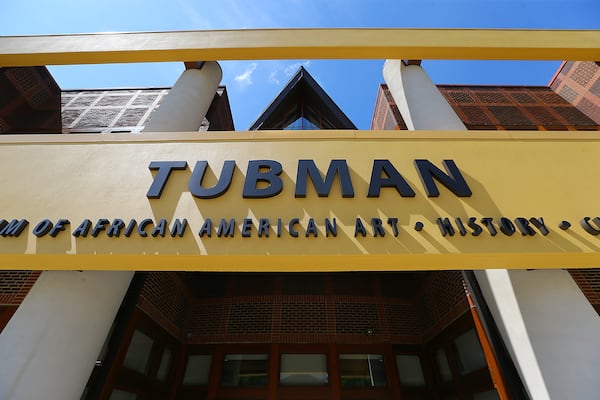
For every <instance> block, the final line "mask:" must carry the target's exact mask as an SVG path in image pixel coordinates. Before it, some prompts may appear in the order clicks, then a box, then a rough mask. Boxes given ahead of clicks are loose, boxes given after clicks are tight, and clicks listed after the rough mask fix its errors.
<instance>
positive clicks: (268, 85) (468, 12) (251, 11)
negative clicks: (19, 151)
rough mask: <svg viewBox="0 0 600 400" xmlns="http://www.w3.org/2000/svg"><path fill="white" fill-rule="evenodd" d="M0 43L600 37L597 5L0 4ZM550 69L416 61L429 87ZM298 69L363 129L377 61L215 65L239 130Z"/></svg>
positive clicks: (478, 0) (177, 66) (91, 74)
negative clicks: (526, 33) (298, 33)
mask: <svg viewBox="0 0 600 400" xmlns="http://www.w3.org/2000/svg"><path fill="white" fill-rule="evenodd" d="M4 3H5V4H3V5H2V12H1V13H0V35H26V34H54V33H84V32H130V31H167V30H188V29H245V28H288V27H297V28H304V27H392V28H413V27H414V28H539V29H542V28H543V29H600V0H395V1H394V0H362V1H361V0H213V1H205V0H169V1H164V0H162V1H159V0H119V1H116V0H103V1H97V0H96V1H88V0H78V1H76V0H52V1H47V0H19V1H17V0H5V1H4ZM559 64H560V62H559V60H557V61H555V62H523V61H521V62H506V61H504V62H499V61H498V62H489V61H488V62H485V61H470V62H467V61H424V62H423V67H424V68H425V69H426V70H427V72H428V73H429V75H430V76H431V77H432V79H433V80H434V81H435V82H437V83H473V84H517V85H518V84H529V85H546V84H547V83H548V81H549V80H550V78H551V77H552V75H553V73H554V72H555V70H556V69H557V67H558V66H559ZM300 65H304V66H305V67H306V68H307V69H308V70H309V72H310V73H311V74H312V75H313V76H314V77H315V79H316V80H317V81H318V82H319V83H320V84H321V86H323V88H324V89H325V90H326V91H327V93H329V95H330V96H331V97H332V98H333V100H334V101H335V102H336V103H337V104H338V105H339V106H340V107H341V108H342V110H344V112H345V113H346V114H347V115H348V116H349V117H350V119H351V120H352V121H353V122H354V123H355V124H356V125H357V126H358V127H359V129H369V124H370V120H371V116H372V112H373V106H374V102H375V96H376V93H377V85H378V84H379V83H381V82H382V81H383V78H382V73H381V69H382V66H383V60H366V61H365V60H361V61H356V60H335V61H331V60H328V61H326V60H297V61H290V60H284V61H278V60H274V61H263V60H256V61H243V62H237V61H228V62H222V63H221V66H222V68H223V75H224V76H223V82H222V83H224V84H225V85H226V86H227V90H228V93H229V99H230V102H231V107H232V112H233V115H234V120H235V126H236V129H238V130H243V129H247V128H248V126H249V125H250V124H251V123H252V122H253V120H254V119H255V118H256V117H257V116H258V115H259V114H260V113H261V112H262V110H263V109H264V108H265V107H266V106H267V105H268V104H269V103H270V101H271V100H272V99H273V98H274V97H275V96H276V95H277V93H278V92H279V90H281V88H282V87H283V85H285V83H286V82H287V81H288V79H289V78H290V76H291V75H292V74H293V73H294V72H295V71H296V69H297V68H298V67H299V66H300ZM182 70H183V64H182V63H162V64H135V65H104V66H69V67H52V68H51V71H52V73H53V75H54V77H55V79H56V80H57V82H58V83H59V85H60V86H61V87H62V88H63V89H70V88H105V87H137V86H171V85H172V84H173V83H174V82H175V80H176V79H177V77H178V76H179V74H180V73H181V71H182Z"/></svg>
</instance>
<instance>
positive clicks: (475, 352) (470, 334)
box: [454, 329, 487, 375]
mask: <svg viewBox="0 0 600 400" xmlns="http://www.w3.org/2000/svg"><path fill="white" fill-rule="evenodd" d="M454 346H455V347H456V352H457V353H458V364H459V366H460V374H461V375H466V374H469V373H471V372H473V371H477V370H478V369H481V368H485V367H487V362H486V360H485V355H484V354H483V350H481V345H480V344H479V338H478V337H477V332H475V330H474V329H471V330H469V331H467V332H465V333H463V334H462V335H460V336H459V337H457V338H456V339H454Z"/></svg>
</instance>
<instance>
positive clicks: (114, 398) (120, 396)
mask: <svg viewBox="0 0 600 400" xmlns="http://www.w3.org/2000/svg"><path fill="white" fill-rule="evenodd" d="M137 398H138V397H137V394H135V393H130V392H126V391H124V390H118V389H115V390H113V391H112V393H111V394H110V398H109V400H137Z"/></svg>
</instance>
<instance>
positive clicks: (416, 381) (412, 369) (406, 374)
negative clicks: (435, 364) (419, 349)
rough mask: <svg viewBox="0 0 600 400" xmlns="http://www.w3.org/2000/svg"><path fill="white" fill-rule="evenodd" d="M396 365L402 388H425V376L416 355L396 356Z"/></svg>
mask: <svg viewBox="0 0 600 400" xmlns="http://www.w3.org/2000/svg"><path fill="white" fill-rule="evenodd" d="M396 364H397V365H398V375H399V376H400V383H401V384H402V385H404V386H412V387H423V386H425V376H423V368H422V367H421V358H420V357H419V356H417V355H408V354H403V355H398V356H396Z"/></svg>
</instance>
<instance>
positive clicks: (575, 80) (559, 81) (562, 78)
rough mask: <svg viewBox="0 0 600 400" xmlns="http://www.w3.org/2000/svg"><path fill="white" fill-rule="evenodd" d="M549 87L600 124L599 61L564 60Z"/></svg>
mask: <svg viewBox="0 0 600 400" xmlns="http://www.w3.org/2000/svg"><path fill="white" fill-rule="evenodd" d="M550 87H551V88H552V90H554V91H555V92H556V93H558V94H559V95H561V96H562V97H563V98H564V99H565V100H567V101H568V102H569V103H571V104H573V105H575V106H576V107H577V108H578V109H579V110H581V111H582V112H583V113H584V114H585V115H587V116H588V117H589V118H591V119H592V120H594V121H595V122H596V123H597V124H600V62H593V61H568V62H565V63H563V64H562V65H561V67H560V69H559V71H558V72H557V74H556V75H555V76H554V78H553V79H552V81H551V82H550Z"/></svg>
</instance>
